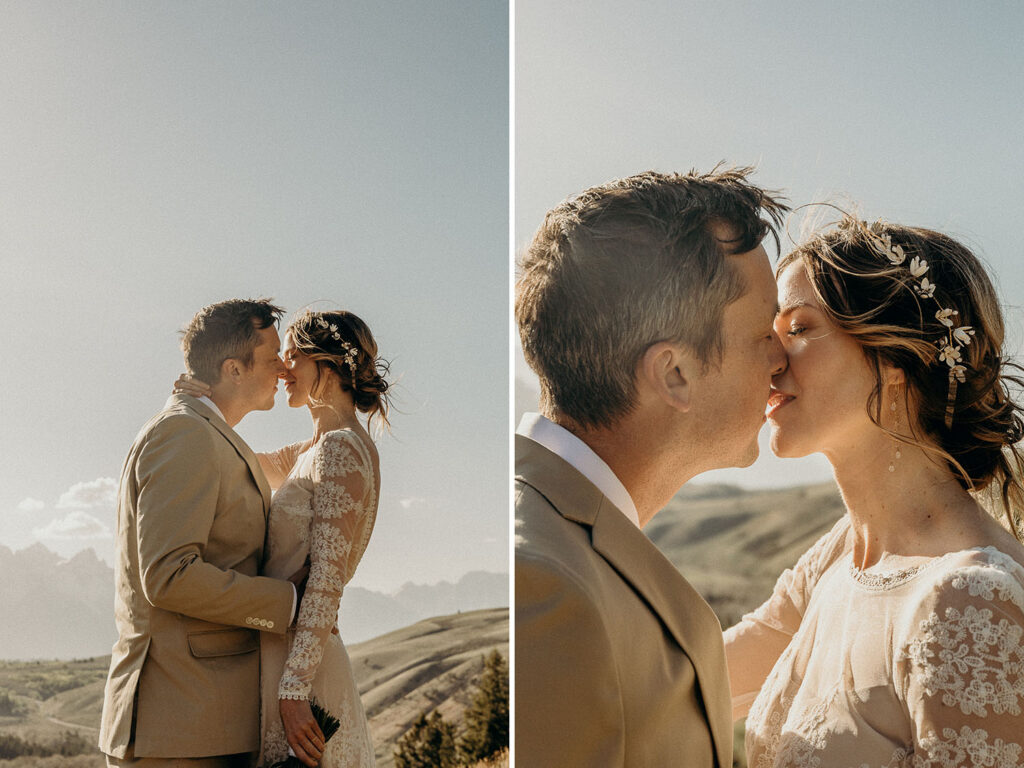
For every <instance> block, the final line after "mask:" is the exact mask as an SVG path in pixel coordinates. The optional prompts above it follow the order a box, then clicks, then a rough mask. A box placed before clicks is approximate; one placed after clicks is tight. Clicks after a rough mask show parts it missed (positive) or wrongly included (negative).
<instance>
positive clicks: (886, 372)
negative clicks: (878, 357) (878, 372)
mask: <svg viewBox="0 0 1024 768" xmlns="http://www.w3.org/2000/svg"><path fill="white" fill-rule="evenodd" d="M881 369H882V381H883V382H885V384H886V386H889V387H902V386H904V385H905V384H906V383H907V374H906V373H905V372H904V371H903V369H902V368H897V367H896V366H894V365H889V364H888V363H882V364H881Z"/></svg>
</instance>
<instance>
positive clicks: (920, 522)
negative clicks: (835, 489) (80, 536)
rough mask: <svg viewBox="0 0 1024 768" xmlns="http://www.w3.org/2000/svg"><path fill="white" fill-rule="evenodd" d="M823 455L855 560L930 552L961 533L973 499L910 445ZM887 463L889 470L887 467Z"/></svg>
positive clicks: (863, 564)
mask: <svg viewBox="0 0 1024 768" xmlns="http://www.w3.org/2000/svg"><path fill="white" fill-rule="evenodd" d="M894 453H895V452H894V451H893V450H891V449H890V450H875V451H861V452H850V453H846V454H843V455H836V454H832V455H828V458H829V461H830V462H831V463H832V469H833V472H834V474H835V479H836V484H837V485H838V486H839V491H840V493H841V494H842V497H843V503H844V504H845V505H846V509H847V513H848V514H849V516H850V523H851V529H852V531H853V557H854V563H855V564H856V565H857V566H858V567H860V568H867V567H870V566H872V565H874V564H875V563H877V562H878V561H879V560H881V559H882V558H883V557H885V556H887V555H899V556H935V555H938V554H942V553H943V552H945V551H948V548H949V543H950V542H951V541H955V540H956V539H957V537H958V536H960V535H962V534H963V533H964V531H965V525H966V524H967V523H968V520H966V519H965V518H967V517H970V516H972V515H973V514H974V512H975V510H976V509H977V505H976V503H975V502H974V501H973V499H971V497H970V495H969V494H968V493H967V492H966V491H964V490H963V488H961V487H960V484H959V483H958V482H957V480H956V478H955V477H953V475H952V473H951V472H950V471H949V470H948V469H947V468H945V467H943V466H941V465H939V464H938V463H937V462H936V461H935V460H933V459H932V458H931V457H930V456H929V455H928V454H926V453H925V451H923V450H922V449H920V448H916V447H914V446H908V445H903V446H900V458H898V459H897V458H895V456H894ZM891 454H893V455H891ZM890 465H892V467H893V471H889V466H890Z"/></svg>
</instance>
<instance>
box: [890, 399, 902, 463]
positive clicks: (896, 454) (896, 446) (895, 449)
mask: <svg viewBox="0 0 1024 768" xmlns="http://www.w3.org/2000/svg"><path fill="white" fill-rule="evenodd" d="M897 392H899V390H898V389H896V390H894V391H893V393H892V403H891V404H890V405H889V410H890V411H892V418H893V424H892V431H893V432H897V433H898V432H899V431H900V412H899V410H898V408H897V404H896V394H897ZM902 455H903V454H902V453H901V452H900V441H899V440H897V439H896V438H895V437H894V438H893V439H892V458H891V459H890V460H889V471H890V472H895V471H896V462H897V461H899V459H900V456H902Z"/></svg>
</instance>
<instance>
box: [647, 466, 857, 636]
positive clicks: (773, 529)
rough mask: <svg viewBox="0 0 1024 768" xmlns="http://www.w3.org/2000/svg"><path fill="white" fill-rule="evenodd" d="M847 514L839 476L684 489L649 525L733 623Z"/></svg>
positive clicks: (663, 546) (654, 536)
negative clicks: (801, 482) (765, 486)
mask: <svg viewBox="0 0 1024 768" xmlns="http://www.w3.org/2000/svg"><path fill="white" fill-rule="evenodd" d="M842 514H843V504H842V499H841V498H840V496H839V490H838V489H837V488H836V485H835V484H834V483H831V482H829V483H821V484H818V485H807V486H798V487H795V488H785V489H781V490H764V491H744V490H742V489H739V488H735V487H732V486H695V487H694V488H692V489H685V488H684V489H683V491H681V492H680V493H679V494H677V495H676V497H675V498H673V499H672V501H671V502H669V504H668V505H667V506H666V507H665V508H664V509H663V510H662V511H661V512H659V513H658V514H657V515H656V516H655V518H654V520H652V521H651V522H650V523H649V524H648V525H647V527H646V528H645V529H644V530H645V532H646V533H647V535H648V536H649V537H650V539H651V540H652V541H653V542H654V543H655V545H657V547H658V549H660V550H661V551H662V552H663V553H664V554H665V556H666V557H668V559H669V560H671V561H672V563H673V564H674V565H675V566H676V567H677V568H678V569H679V570H680V571H681V572H682V574H683V575H684V576H685V577H686V578H687V580H688V581H689V582H690V583H691V584H693V586H694V587H695V588H696V589H697V591H698V592H700V593H701V595H703V596H704V598H705V599H706V600H707V601H708V603H710V605H711V607H712V608H714V610H715V613H716V614H718V618H719V620H720V621H721V622H722V625H723V626H725V627H728V626H730V625H732V624H734V623H736V621H738V620H739V618H740V617H741V616H742V615H743V614H744V613H745V612H746V611H749V610H750V609H752V608H756V607H757V606H758V605H760V604H761V603H762V602H763V601H764V600H765V598H767V597H768V596H769V595H770V594H771V591H772V587H773V586H774V585H775V580H776V579H777V578H778V576H779V574H780V573H782V571H783V570H785V569H786V568H788V567H789V566H791V565H793V564H794V563H795V562H796V561H797V558H799V557H800V555H801V554H803V552H804V551H805V550H806V549H808V548H809V547H810V546H811V545H812V544H813V543H814V542H815V541H817V539H818V538H819V537H820V536H821V535H822V534H824V533H826V532H827V531H828V530H829V529H830V528H831V527H832V526H833V525H834V524H835V522H836V520H838V519H839V518H840V517H841V516H842Z"/></svg>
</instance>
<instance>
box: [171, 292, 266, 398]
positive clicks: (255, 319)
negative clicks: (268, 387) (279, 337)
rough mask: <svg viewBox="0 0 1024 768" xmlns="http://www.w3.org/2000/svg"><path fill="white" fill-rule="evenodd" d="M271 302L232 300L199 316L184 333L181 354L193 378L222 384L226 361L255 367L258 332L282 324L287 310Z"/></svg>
mask: <svg viewBox="0 0 1024 768" xmlns="http://www.w3.org/2000/svg"><path fill="white" fill-rule="evenodd" d="M270 302H271V299H228V300H227V301H221V302H218V303H216V304H210V305H209V306H208V307H203V308H202V309H201V310H199V311H198V312H196V314H195V316H194V317H193V318H192V320H191V321H190V322H189V324H188V325H187V326H185V328H184V330H182V332H181V333H182V339H181V351H182V352H184V353H185V368H186V369H187V370H188V373H189V375H191V376H195V377H196V378H197V379H200V380H201V381H205V382H206V383H207V384H216V383H217V382H218V381H220V368H221V365H222V364H223V363H224V361H225V360H228V359H234V360H238V361H240V362H241V363H242V364H243V365H245V366H246V367H247V368H248V367H251V366H252V361H253V350H255V349H256V339H257V336H256V331H258V330H263V329H264V328H269V327H270V326H271V325H274V324H275V323H277V322H279V321H280V320H281V316H282V315H284V310H283V309H281V307H278V306H275V305H274V304H271V303H270Z"/></svg>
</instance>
